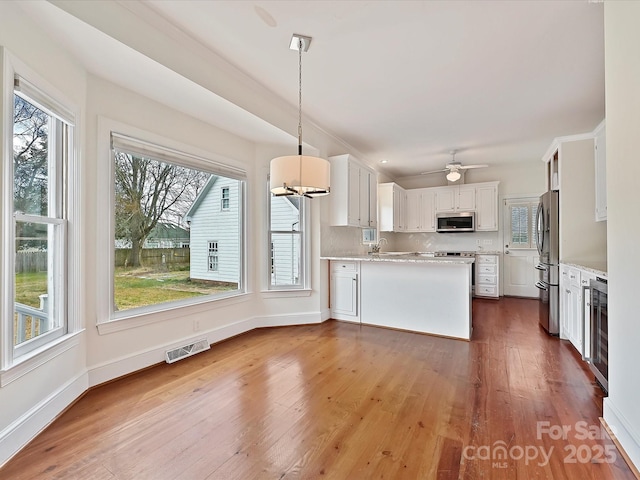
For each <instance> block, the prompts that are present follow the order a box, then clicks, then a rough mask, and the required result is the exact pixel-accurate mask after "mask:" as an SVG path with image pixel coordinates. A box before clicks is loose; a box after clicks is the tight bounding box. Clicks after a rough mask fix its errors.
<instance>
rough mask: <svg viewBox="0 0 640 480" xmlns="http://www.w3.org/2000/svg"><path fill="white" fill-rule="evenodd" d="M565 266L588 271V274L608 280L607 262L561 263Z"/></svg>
mask: <svg viewBox="0 0 640 480" xmlns="http://www.w3.org/2000/svg"><path fill="white" fill-rule="evenodd" d="M561 263H562V264H563V265H567V266H569V267H573V268H579V269H581V270H586V271H587V272H591V273H593V274H595V275H597V276H599V277H604V278H607V263H606V262H576V263H571V262H561Z"/></svg>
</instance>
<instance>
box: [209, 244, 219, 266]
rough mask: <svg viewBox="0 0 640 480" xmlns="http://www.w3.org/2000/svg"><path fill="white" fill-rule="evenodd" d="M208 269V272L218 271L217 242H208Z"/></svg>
mask: <svg viewBox="0 0 640 480" xmlns="http://www.w3.org/2000/svg"><path fill="white" fill-rule="evenodd" d="M208 269H209V271H210V272H217V271H218V242H217V241H215V240H213V241H210V242H209V256H208Z"/></svg>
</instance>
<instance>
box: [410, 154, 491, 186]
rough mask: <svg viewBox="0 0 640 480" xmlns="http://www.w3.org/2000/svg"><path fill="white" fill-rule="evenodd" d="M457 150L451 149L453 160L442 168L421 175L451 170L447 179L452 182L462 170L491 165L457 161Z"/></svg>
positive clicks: (459, 175)
mask: <svg viewBox="0 0 640 480" xmlns="http://www.w3.org/2000/svg"><path fill="white" fill-rule="evenodd" d="M456 152H457V151H456V150H451V151H450V152H449V153H450V154H451V161H450V162H449V163H447V164H446V165H445V167H444V168H443V169H442V170H432V171H430V172H422V173H421V174H420V175H431V174H432V173H441V172H449V173H447V180H449V181H450V182H455V181H457V180H459V179H460V177H461V176H462V174H461V173H460V171H464V170H469V169H471V168H485V167H488V166H489V165H462V164H461V163H460V162H456Z"/></svg>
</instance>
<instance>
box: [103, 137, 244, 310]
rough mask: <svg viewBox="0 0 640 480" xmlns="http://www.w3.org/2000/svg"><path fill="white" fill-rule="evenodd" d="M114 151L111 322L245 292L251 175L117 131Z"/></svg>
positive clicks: (112, 139) (112, 143)
mask: <svg viewBox="0 0 640 480" xmlns="http://www.w3.org/2000/svg"><path fill="white" fill-rule="evenodd" d="M111 145H112V152H111V153H112V169H113V184H112V195H113V197H112V198H113V213H112V225H113V226H112V229H111V235H112V239H113V240H112V242H113V243H112V245H113V247H112V248H113V264H112V265H113V274H112V278H111V281H112V291H113V293H112V302H110V303H111V305H113V307H112V308H113V311H112V313H111V318H112V319H119V318H124V317H127V316H129V315H134V314H139V313H146V312H153V311H160V310H163V309H166V308H171V307H174V306H176V305H180V306H182V305H189V304H191V303H195V302H199V301H202V300H203V299H204V300H206V299H207V297H208V298H224V297H228V296H231V295H235V294H238V293H242V292H244V278H243V275H244V274H243V272H244V267H243V262H244V253H243V245H244V239H243V216H244V202H243V198H244V194H243V192H244V184H245V180H244V172H242V171H240V170H236V169H234V168H233V167H227V166H225V165H222V164H218V163H215V162H210V161H207V160H206V159H202V158H197V157H194V156H192V155H189V154H186V153H184V152H178V151H175V150H172V149H169V148H166V147H163V146H160V145H153V144H151V143H148V142H145V141H143V140H138V139H135V138H132V137H128V136H125V135H123V134H119V133H116V132H112V133H111ZM224 192H226V193H224ZM225 199H226V201H227V206H228V208H226V209H225V211H224V214H223V212H222V210H223V209H222V206H223V204H224V202H225ZM160 227H162V228H160ZM169 227H170V228H169ZM167 232H170V233H171V236H172V237H173V238H172V239H171V242H168V239H164V238H161V237H163V236H166V235H168V233H167ZM152 237H154V238H152ZM210 238H216V240H213V241H212V240H209V239H210ZM152 239H153V240H154V241H155V242H158V243H159V244H160V245H169V244H171V245H172V247H171V248H152V247H153V245H154V242H149V240H152ZM220 244H224V246H225V263H224V265H222V264H221V263H220V261H219V256H218V247H219V245H220ZM179 245H183V246H182V247H179ZM184 245H186V246H187V247H184Z"/></svg>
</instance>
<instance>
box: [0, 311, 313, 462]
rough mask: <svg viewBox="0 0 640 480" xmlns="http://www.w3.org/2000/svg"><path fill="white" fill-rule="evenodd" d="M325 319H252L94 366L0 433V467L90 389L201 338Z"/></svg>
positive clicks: (211, 339) (304, 316) (298, 316)
mask: <svg viewBox="0 0 640 480" xmlns="http://www.w3.org/2000/svg"><path fill="white" fill-rule="evenodd" d="M323 316H324V313H321V312H315V313H304V314H291V315H271V316H261V317H252V318H249V319H246V320H241V321H238V322H235V323H232V324H229V325H225V326H223V327H220V328H216V329H213V330H209V331H202V332H197V333H196V334H194V335H193V336H192V337H189V338H185V339H182V340H179V341H176V342H171V343H170V344H167V345H161V346H156V347H153V348H151V349H148V350H145V351H142V352H137V353H134V354H132V355H128V356H126V357H121V358H118V359H115V360H112V361H110V362H105V363H103V364H101V365H97V366H95V367H92V368H90V369H89V370H88V371H87V372H84V373H82V374H80V375H78V376H76V377H75V378H73V379H71V380H69V381H68V382H67V383H65V384H64V385H62V386H61V387H60V388H59V389H58V390H57V391H55V392H53V393H52V394H51V395H49V397H47V398H46V399H44V400H43V401H42V402H40V403H39V404H38V405H36V406H35V407H34V408H32V409H30V410H29V411H28V412H26V413H25V414H24V415H22V416H21V417H20V418H18V419H17V420H15V421H14V422H13V423H11V425H9V426H8V427H7V428H5V429H4V430H3V431H0V466H2V465H3V464H4V463H6V462H7V461H8V460H9V459H10V458H11V457H13V456H14V455H15V454H16V453H18V452H19V451H20V450H21V449H22V448H23V447H24V446H25V445H26V444H27V443H29V442H30V441H31V440H33V439H34V438H35V437H36V436H37V435H38V434H39V433H40V432H41V431H42V430H44V429H45V428H46V427H47V426H48V425H49V424H50V423H51V422H52V421H53V420H54V419H55V418H56V417H57V416H58V415H60V413H62V412H63V411H64V410H65V408H67V407H68V406H69V405H71V404H72V403H73V402H74V401H75V400H76V399H77V398H78V397H79V396H80V395H82V394H83V393H84V392H86V391H87V390H88V389H89V388H90V387H93V386H96V385H99V384H101V383H104V382H107V381H109V380H113V379H116V378H118V377H122V376H123V375H127V374H130V373H133V372H136V371H138V370H141V369H143V368H147V367H150V366H151V365H155V364H157V363H161V362H164V359H165V351H166V350H169V349H171V348H175V347H177V346H179V345H182V344H184V343H185V342H187V341H189V340H193V339H197V338H203V337H206V338H207V340H208V341H209V343H210V344H213V343H217V342H220V341H222V340H226V339H228V338H231V337H234V336H236V335H240V334H242V333H245V332H248V331H250V330H253V329H255V328H261V327H278V326H288V325H307V324H315V323H321V322H322V321H323Z"/></svg>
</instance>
